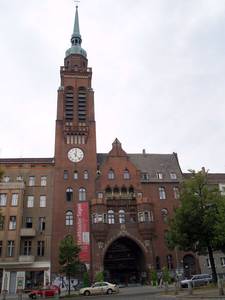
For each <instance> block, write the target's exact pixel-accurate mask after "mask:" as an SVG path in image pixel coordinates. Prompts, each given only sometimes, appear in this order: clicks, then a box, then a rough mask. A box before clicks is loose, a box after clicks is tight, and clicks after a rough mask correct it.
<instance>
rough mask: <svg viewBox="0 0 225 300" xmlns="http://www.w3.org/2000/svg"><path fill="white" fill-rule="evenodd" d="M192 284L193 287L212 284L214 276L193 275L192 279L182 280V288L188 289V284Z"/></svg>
mask: <svg viewBox="0 0 225 300" xmlns="http://www.w3.org/2000/svg"><path fill="white" fill-rule="evenodd" d="M189 282H190V283H191V286H192V287H196V286H201V285H207V284H209V283H210V282H212V275H209V274H196V275H193V276H192V277H191V278H190V279H184V280H181V282H180V284H181V287H183V288H187V287H188V283H189Z"/></svg>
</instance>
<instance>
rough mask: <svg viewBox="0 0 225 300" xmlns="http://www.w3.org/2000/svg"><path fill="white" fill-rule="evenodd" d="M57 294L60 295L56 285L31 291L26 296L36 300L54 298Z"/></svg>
mask: <svg viewBox="0 0 225 300" xmlns="http://www.w3.org/2000/svg"><path fill="white" fill-rule="evenodd" d="M57 294H60V288H59V287H58V286H56V285H51V286H50V287H46V288H43V289H39V290H33V291H31V292H30V293H29V294H28V296H29V297H30V298H31V299H36V298H38V297H45V298H47V297H54V296H55V295H57Z"/></svg>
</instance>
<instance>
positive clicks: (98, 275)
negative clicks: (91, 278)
mask: <svg viewBox="0 0 225 300" xmlns="http://www.w3.org/2000/svg"><path fill="white" fill-rule="evenodd" d="M95 281H97V282H99V281H100V282H101V281H104V273H103V272H97V273H96V275H95Z"/></svg>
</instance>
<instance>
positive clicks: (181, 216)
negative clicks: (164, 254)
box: [167, 170, 225, 283]
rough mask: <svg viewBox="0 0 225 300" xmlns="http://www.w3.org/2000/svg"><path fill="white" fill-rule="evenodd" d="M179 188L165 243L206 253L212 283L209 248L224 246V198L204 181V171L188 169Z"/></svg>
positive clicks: (211, 253) (211, 254)
mask: <svg viewBox="0 0 225 300" xmlns="http://www.w3.org/2000/svg"><path fill="white" fill-rule="evenodd" d="M190 175H191V176H190V178H188V179H187V180H185V181H184V183H183V185H182V188H181V195H180V206H179V207H178V208H177V209H176V210H175V214H174V217H173V219H172V220H171V221H170V224H169V231H168V234H167V242H168V246H169V248H171V249H174V248H175V247H176V246H178V248H179V249H181V250H184V251H193V252H196V253H198V254H203V253H207V252H208V255H209V259H210V264H211V269H212V278H213V282H214V283H216V282H217V273H216V267H215V262H214V257H213V251H215V250H221V249H222V248H223V246H224V245H225V235H224V231H225V217H224V216H225V198H224V197H223V196H222V195H221V193H220V191H219V190H218V187H215V186H213V185H210V184H209V183H208V178H207V173H206V172H205V171H204V170H202V171H200V172H197V173H196V172H195V171H191V174H190Z"/></svg>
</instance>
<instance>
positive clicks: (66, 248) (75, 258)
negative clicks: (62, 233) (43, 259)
mask: <svg viewBox="0 0 225 300" xmlns="http://www.w3.org/2000/svg"><path fill="white" fill-rule="evenodd" d="M79 253H80V248H79V247H78V246H77V245H76V244H75V243H74V240H73V237H72V236H71V235H68V236H66V237H65V238H64V239H63V240H62V241H61V242H60V245H59V264H60V265H61V266H62V268H61V272H63V273H65V274H66V277H67V278H68V281H69V290H68V293H69V295H70V290H71V289H70V279H71V276H75V275H76V271H77V269H78V268H79V266H80V261H79Z"/></svg>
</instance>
